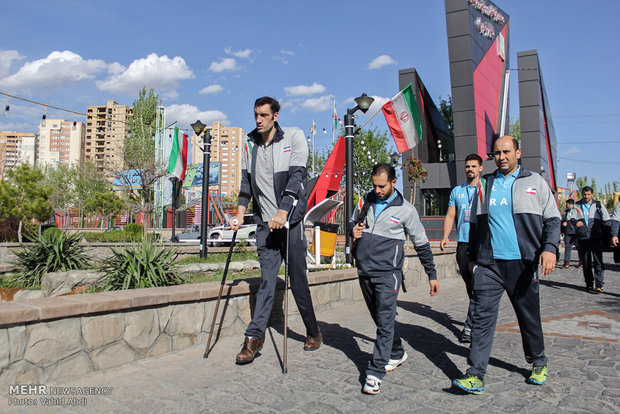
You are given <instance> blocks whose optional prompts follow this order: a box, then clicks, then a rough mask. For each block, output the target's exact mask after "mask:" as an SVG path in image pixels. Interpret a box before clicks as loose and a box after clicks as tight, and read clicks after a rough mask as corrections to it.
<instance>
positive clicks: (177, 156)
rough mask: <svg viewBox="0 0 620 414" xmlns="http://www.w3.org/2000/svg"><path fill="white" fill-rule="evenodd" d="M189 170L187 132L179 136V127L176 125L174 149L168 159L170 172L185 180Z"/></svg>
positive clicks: (173, 141)
mask: <svg viewBox="0 0 620 414" xmlns="http://www.w3.org/2000/svg"><path fill="white" fill-rule="evenodd" d="M186 171H187V134H185V133H184V134H182V136H181V137H179V128H178V127H174V138H173V140H172V151H171V152H170V161H168V174H172V175H174V176H175V177H177V178H178V179H179V180H181V181H183V179H184V178H185V172H186Z"/></svg>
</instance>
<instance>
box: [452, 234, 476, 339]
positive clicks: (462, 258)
mask: <svg viewBox="0 0 620 414" xmlns="http://www.w3.org/2000/svg"><path fill="white" fill-rule="evenodd" d="M468 249H469V243H463V242H458V244H457V245H456V264H457V265H458V266H459V272H460V273H461V277H462V278H463V282H465V289H467V296H468V297H469V306H468V308H467V319H466V320H465V324H464V325H463V328H464V329H465V330H468V329H469V330H471V315H472V314H473V313H474V311H473V307H474V301H473V300H472V295H473V283H472V282H473V276H472V274H471V272H470V271H469V253H468Z"/></svg>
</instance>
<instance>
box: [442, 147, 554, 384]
mask: <svg viewBox="0 0 620 414" xmlns="http://www.w3.org/2000/svg"><path fill="white" fill-rule="evenodd" d="M494 157H495V163H496V165H497V167H498V169H497V170H496V171H495V173H493V174H488V175H486V176H485V177H484V181H485V185H484V186H483V187H481V188H480V189H479V190H478V192H477V194H476V197H475V198H474V202H473V204H472V216H471V218H470V230H469V257H470V262H471V266H472V268H473V275H474V282H473V284H474V286H473V291H474V292H473V298H474V315H473V318H472V322H473V324H472V325H473V326H472V342H471V348H470V351H469V356H468V358H467V363H468V364H469V368H468V369H467V372H466V375H465V376H464V377H463V378H459V379H454V380H453V384H454V385H455V386H457V387H459V388H460V389H462V390H465V391H467V392H469V393H472V394H480V393H482V391H483V390H484V375H485V373H486V368H487V365H488V363H489V357H490V355H491V347H492V345H493V336H494V334H495V325H496V323H497V316H498V313H499V304H500V300H501V298H502V296H503V294H504V291H506V293H507V294H508V297H509V298H510V302H511V303H512V307H513V309H514V311H515V314H516V315H517V321H518V322H519V329H520V331H521V340H522V343H523V351H524V353H525V359H526V361H527V362H528V363H531V364H533V369H532V374H531V375H530V377H529V379H528V382H529V383H531V384H538V385H540V384H544V383H545V382H546V381H547V376H548V369H547V357H546V356H545V344H544V338H543V331H542V322H541V318H540V302H539V281H538V275H539V272H538V267H540V268H541V272H542V274H543V275H547V274H549V273H551V272H552V271H553V269H554V268H555V263H556V257H557V250H558V245H559V243H560V212H559V211H558V208H557V205H556V201H555V197H554V196H553V193H552V192H551V189H550V188H549V185H548V184H547V182H546V181H545V180H544V179H543V178H542V177H541V176H540V175H539V174H537V173H534V172H531V171H527V170H526V169H524V168H522V167H521V166H519V159H520V158H521V150H520V149H519V143H518V141H517V140H516V139H514V138H513V137H511V136H503V137H501V138H499V139H498V140H497V142H496V143H495V148H494ZM474 264H475V267H474Z"/></svg>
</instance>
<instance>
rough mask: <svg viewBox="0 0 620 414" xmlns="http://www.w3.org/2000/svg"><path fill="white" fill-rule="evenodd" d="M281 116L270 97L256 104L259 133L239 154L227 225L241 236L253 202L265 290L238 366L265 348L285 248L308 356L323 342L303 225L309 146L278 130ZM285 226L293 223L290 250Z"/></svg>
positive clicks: (299, 135) (296, 133) (297, 135)
mask: <svg viewBox="0 0 620 414" xmlns="http://www.w3.org/2000/svg"><path fill="white" fill-rule="evenodd" d="M279 110H280V104H279V103H278V101H276V100H275V99H273V98H270V97H262V98H259V99H257V100H256V102H255V104H254V117H255V121H256V129H254V130H253V131H252V132H250V133H249V134H248V137H247V140H246V143H245V146H244V149H243V153H242V154H241V187H240V189H239V201H238V207H237V215H236V217H235V218H233V219H231V220H230V221H229V225H230V227H231V228H232V229H233V230H237V229H238V228H239V227H240V226H241V224H242V223H243V215H244V213H245V211H246V208H247V206H248V204H249V203H250V200H251V199H253V201H254V220H255V222H256V225H257V227H256V249H257V253H258V261H259V263H260V267H261V284H260V287H259V290H258V293H257V295H256V307H255V309H254V315H253V316H252V321H251V322H250V324H249V325H248V327H247V329H246V331H245V341H244V343H243V347H242V348H241V352H239V353H238V354H237V359H236V361H237V363H238V364H247V363H249V362H252V361H253V360H254V358H255V357H256V353H257V352H258V351H260V350H261V348H262V346H263V340H264V335H265V329H267V323H268V322H269V316H270V314H271V308H272V307H273V299H274V295H275V289H276V282H277V280H278V270H279V269H280V266H281V265H282V260H283V259H284V258H285V256H286V249H287V248H288V253H289V255H288V257H289V274H290V282H291V290H292V292H293V297H294V298H295V302H296V303H297V307H298V308H299V313H300V315H301V318H302V320H303V322H304V324H305V326H306V335H307V336H306V342H305V344H304V350H306V351H314V350H316V349H318V348H319V347H320V345H321V342H322V336H321V332H320V331H319V326H318V324H317V321H316V316H315V314H314V308H313V307H312V299H311V297H310V289H309V287H308V278H307V275H306V270H307V267H306V247H307V245H306V237H305V234H304V228H303V223H302V219H303V217H304V213H305V212H306V207H307V198H306V184H307V180H308V172H307V170H306V163H307V161H308V144H307V142H306V138H305V136H304V134H303V132H302V131H301V130H300V129H299V128H287V129H283V128H281V127H280V125H278V122H277V120H278V116H279V115H278V112H279ZM287 221H289V223H290V226H289V229H290V230H289V231H290V236H289V245H288V246H287V245H286V229H285V224H286V222H287Z"/></svg>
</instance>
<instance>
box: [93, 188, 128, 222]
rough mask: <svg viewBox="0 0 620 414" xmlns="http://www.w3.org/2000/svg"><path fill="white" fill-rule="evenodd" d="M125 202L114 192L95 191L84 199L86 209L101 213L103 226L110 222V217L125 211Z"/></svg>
mask: <svg viewBox="0 0 620 414" xmlns="http://www.w3.org/2000/svg"><path fill="white" fill-rule="evenodd" d="M124 207H125V203H124V202H123V200H121V199H120V198H118V197H117V196H116V194H114V193H113V192H107V193H95V194H93V195H92V196H91V197H90V198H89V199H88V200H86V201H84V210H85V211H86V212H88V213H94V214H101V227H107V225H108V224H110V217H111V216H115V215H117V214H119V213H120V212H121V211H123V208H124Z"/></svg>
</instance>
